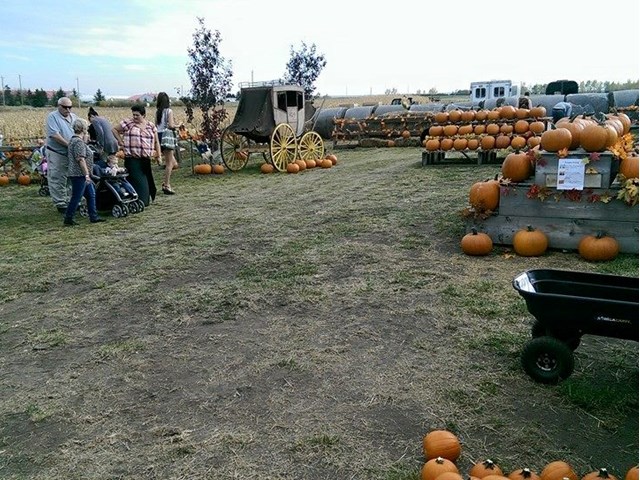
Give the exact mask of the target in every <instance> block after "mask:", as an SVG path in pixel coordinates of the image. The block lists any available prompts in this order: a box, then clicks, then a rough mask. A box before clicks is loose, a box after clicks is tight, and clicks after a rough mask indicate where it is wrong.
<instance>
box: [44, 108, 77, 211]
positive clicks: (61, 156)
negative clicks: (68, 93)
mask: <svg viewBox="0 0 640 480" xmlns="http://www.w3.org/2000/svg"><path fill="white" fill-rule="evenodd" d="M71 108H73V104H72V103H71V99H70V98H68V97H61V98H59V99H58V107H57V108H56V109H55V110H54V111H53V112H51V113H49V115H47V121H46V124H45V130H46V132H47V139H46V145H47V150H48V152H47V153H48V154H47V162H48V165H47V168H48V171H47V182H48V184H49V193H50V194H51V201H52V202H53V204H54V205H55V206H56V207H57V209H58V211H59V212H60V213H64V212H65V211H66V209H67V204H68V202H69V186H68V179H67V170H68V168H69V158H68V157H67V147H68V145H69V140H71V137H72V136H73V126H72V125H73V122H74V121H75V120H76V119H77V118H78V117H77V116H76V114H75V113H72V112H71Z"/></svg>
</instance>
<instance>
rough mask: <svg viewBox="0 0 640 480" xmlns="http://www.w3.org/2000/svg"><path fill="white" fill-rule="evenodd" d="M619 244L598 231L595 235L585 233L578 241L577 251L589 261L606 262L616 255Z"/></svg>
mask: <svg viewBox="0 0 640 480" xmlns="http://www.w3.org/2000/svg"><path fill="white" fill-rule="evenodd" d="M619 251H620V246H619V245H618V241H617V240H616V239H615V238H613V237H609V236H607V235H605V233H604V232H598V233H597V234H596V235H586V236H584V237H582V239H580V243H578V253H579V254H580V256H581V257H582V258H584V259H585V260H587V261H590V262H606V261H609V260H613V259H614V258H616V257H617V256H618V252H619Z"/></svg>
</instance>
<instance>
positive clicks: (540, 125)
mask: <svg viewBox="0 0 640 480" xmlns="http://www.w3.org/2000/svg"><path fill="white" fill-rule="evenodd" d="M545 128H546V126H545V124H544V122H540V121H536V122H531V123H530V124H529V130H530V131H531V132H533V133H535V134H536V135H540V134H541V133H542V132H544V131H545Z"/></svg>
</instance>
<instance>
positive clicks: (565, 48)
mask: <svg viewBox="0 0 640 480" xmlns="http://www.w3.org/2000/svg"><path fill="white" fill-rule="evenodd" d="M591 4H593V5H591ZM639 4H640V2H638V0H613V1H610V2H608V3H606V4H605V3H602V2H588V3H587V2H584V1H583V0H580V1H578V0H559V1H558V0H553V1H552V0H536V1H534V2H517V1H513V0H511V1H508V0H486V1H481V0H475V1H470V0H458V1H456V2H433V1H425V0H422V1H416V0H405V1H404V2H399V3H397V4H396V3H393V2H369V1H366V2H365V1H358V0H351V1H350V2H345V1H338V0H323V1H322V2H303V1H300V0H298V1H293V0H271V1H269V2H267V1H264V0H261V1H253V0H208V1H200V0H174V1H171V2H169V1H165V0H146V1H139V0H128V1H121V0H114V1H110V0H105V1H101V2H96V1H82V0H66V1H63V2H60V1H48V0H47V1H43V0H31V2H25V1H23V0H2V2H0V15H1V16H2V26H1V29H0V76H2V77H3V79H4V85H9V86H10V87H12V88H18V87H19V84H20V82H21V84H22V87H23V88H25V89H29V88H30V89H35V88H44V89H46V90H56V89H58V88H60V87H62V88H63V89H73V88H76V89H77V88H78V87H79V90H80V93H81V94H83V96H85V95H89V96H93V94H95V92H96V91H97V89H100V90H101V91H102V92H103V94H105V95H107V96H110V95H113V96H124V95H127V96H128V95H134V94H139V93H145V92H158V91H166V92H169V93H170V94H171V95H175V94H176V93H177V89H179V88H182V89H183V90H188V88H189V87H190V84H189V78H188V76H187V73H186V65H187V63H188V60H189V59H188V56H187V48H188V47H189V46H191V44H192V35H193V33H194V31H195V30H196V28H197V20H196V17H203V18H204V19H205V24H206V26H207V28H209V29H210V30H212V31H213V30H218V31H220V34H221V36H222V43H221V45H220V47H221V53H222V55H223V56H224V57H225V58H226V59H227V60H229V61H230V62H231V65H232V69H233V72H234V76H233V82H234V91H235V89H237V85H238V83H239V82H243V81H249V80H251V79H252V78H253V79H254V80H256V81H257V80H270V79H275V78H279V77H281V76H282V74H283V73H284V70H285V65H286V63H287V61H288V59H289V55H290V48H291V46H293V47H294V48H295V49H299V47H300V46H301V42H303V41H304V42H306V43H307V44H308V45H311V44H315V45H316V47H317V50H318V52H319V53H322V54H324V55H325V57H326V59H327V66H326V68H325V69H324V70H323V72H322V73H321V74H320V77H319V78H318V80H317V81H316V87H317V92H318V93H320V94H329V95H345V94H348V95H364V94H370V93H372V94H382V93H384V91H385V90H386V89H392V88H395V89H397V91H398V92H400V93H406V92H415V91H416V90H418V89H420V90H423V91H426V90H429V89H431V88H436V89H437V90H438V91H439V92H450V91H454V90H457V89H464V88H468V87H469V83H470V82H471V81H476V80H489V79H498V78H499V79H511V80H514V81H517V82H524V83H527V84H529V85H531V84H535V83H548V82H550V81H552V80H556V79H563V78H569V79H573V80H577V81H586V80H601V81H604V80H611V81H626V80H628V79H632V80H637V79H638V77H639V58H640V52H639V47H640V36H639V31H640V29H639V28H638V27H639V25H638V23H639V21H640V13H639V7H638V5H639Z"/></svg>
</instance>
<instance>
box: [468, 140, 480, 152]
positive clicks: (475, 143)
mask: <svg viewBox="0 0 640 480" xmlns="http://www.w3.org/2000/svg"><path fill="white" fill-rule="evenodd" d="M479 146H480V140H478V139H477V138H470V139H469V140H468V141H467V148H468V149H469V150H477V149H478V147H479Z"/></svg>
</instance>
